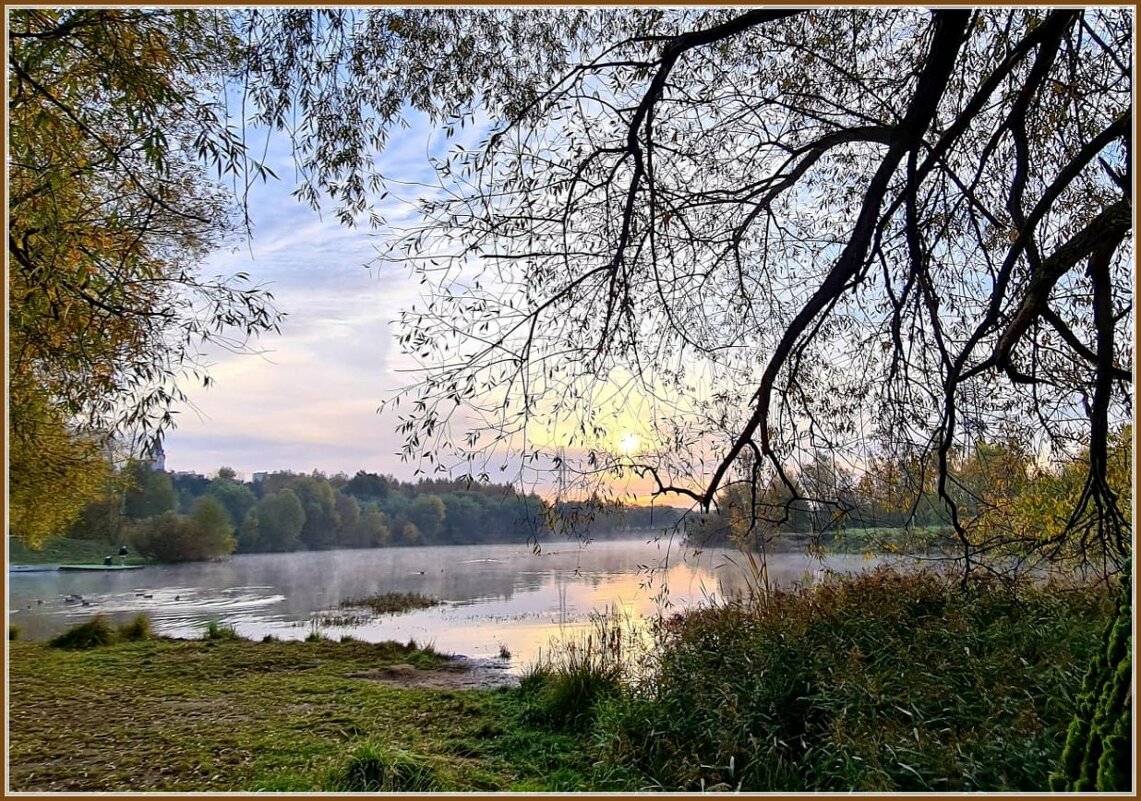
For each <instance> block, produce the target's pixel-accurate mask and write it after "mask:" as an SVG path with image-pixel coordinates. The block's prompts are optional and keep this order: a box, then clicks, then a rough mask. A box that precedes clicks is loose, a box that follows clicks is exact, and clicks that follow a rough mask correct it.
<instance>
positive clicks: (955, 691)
mask: <svg viewBox="0 0 1141 801" xmlns="http://www.w3.org/2000/svg"><path fill="white" fill-rule="evenodd" d="M1112 596H1113V594H1112V592H1109V591H1106V590H1105V589H1104V588H1102V589H1098V588H1073V587H1060V586H1055V585H1049V586H1035V587H1024V588H1021V589H1020V590H1019V591H1018V593H1016V594H1011V593H1010V592H1008V591H1007V590H1006V589H1004V588H1002V587H999V586H979V587H975V588H974V589H973V590H972V591H971V593H970V594H968V595H962V594H961V593H960V591H959V589H958V588H957V587H956V586H955V585H954V583H953V582H947V581H945V580H943V579H940V578H938V577H936V576H934V575H931V574H908V575H901V574H896V573H890V572H888V571H882V570H880V571H875V572H872V573H868V574H865V575H861V576H857V577H852V578H848V579H844V580H840V579H834V580H830V581H828V582H826V583H825V584H823V585H822V586H819V587H817V588H815V589H810V590H809V589H796V590H791V591H781V592H777V593H775V594H774V595H772V596H770V597H768V598H767V599H765V600H764V601H763V602H756V601H754V602H749V603H730V604H723V605H721V606H718V607H716V608H713V609H708V610H704V611H694V612H691V613H689V614H688V615H686V616H684V617H674V618H671V619H668V620H663V621H661V622H660V624H659V625H658V626H657V632H656V635H657V636H656V639H655V643H656V645H655V647H654V648H653V649H651V651H649V652H648V653H646V652H639V651H638V650H637V649H633V648H630V649H627V650H623V648H625V647H626V646H628V645H629V642H628V641H627V640H625V639H624V638H623V636H622V635H621V632H620V631H618V630H617V629H615V628H614V625H613V623H614V621H611V622H610V623H609V624H605V623H604V624H603V625H604V626H605V625H610V628H609V629H598V630H596V632H595V634H594V636H593V639H591V640H585V641H579V642H577V643H575V644H574V645H573V646H572V647H570V648H568V649H566V650H564V651H563V652H562V653H558V654H556V655H555V658H554V659H550V658H548V660H547V662H546V664H545V665H544V667H543V668H542V669H540V670H537V671H533V672H531V673H529V674H528V675H526V676H524V679H523V682H522V685H521V686H520V687H517V688H515V687H510V688H501V689H495V690H489V689H460V687H462V686H465V685H463V684H462V683H458V682H451V683H449V682H447V681H444V682H443V683H442V684H441V683H440V682H438V681H436V680H435V679H434V678H432V677H436V678H438V677H440V676H442V675H445V674H447V673H449V671H450V672H453V673H456V672H458V671H459V670H460V669H461V668H462V667H463V666H462V665H456V664H455V663H452V662H449V661H448V660H447V659H445V658H444V657H442V656H441V655H439V654H436V653H434V652H432V651H431V650H430V649H428V650H423V649H418V648H414V647H407V646H399V645H394V644H392V643H381V644H366V643H360V642H354V641H349V642H333V641H329V640H317V641H314V642H298V641H294V642H272V641H271V642H254V641H249V640H240V639H218V640H214V641H189V640H166V639H148V640H143V641H141V642H130V643H122V644H117V645H110V646H104V647H100V648H95V649H92V650H88V651H65V650H60V649H54V648H50V647H48V646H46V645H43V644H39V643H24V642H19V641H17V642H13V643H10V644H9V645H10V649H11V650H10V705H9V710H10V721H11V722H10V756H9V759H10V765H9V767H10V777H11V786H12V789H16V790H44V791H57V790H70V791H93V790H105V791H125V790H132V791H137V790H169V791H205V790H211V791H241V790H246V791H248V790H290V791H319V790H341V791H343V790H362V791H367V790H378V789H381V790H440V791H457V792H462V791H508V790H515V791H530V792H535V791H559V790H595V791H606V790H625V791H632V790H643V789H664V790H688V791H692V790H701V789H708V788H710V787H719V788H720V789H738V788H740V789H742V790H754V791H764V790H780V791H792V790H866V791H889V790H951V791H955V790H961V791H970V790H989V791H999V790H1031V791H1044V790H1046V789H1047V784H1046V781H1047V776H1048V774H1049V772H1050V771H1051V770H1053V769H1055V768H1056V765H1057V762H1058V758H1059V756H1060V754H1061V750H1062V745H1063V741H1064V739H1065V730H1066V727H1067V725H1068V723H1069V721H1070V719H1071V717H1072V715H1073V712H1074V698H1075V696H1076V695H1077V693H1078V691H1079V689H1080V686H1081V679H1082V675H1083V674H1084V672H1085V670H1086V669H1087V666H1088V664H1089V663H1090V659H1091V656H1092V654H1093V653H1094V649H1095V648H1096V647H1097V644H1098V642H1099V638H1100V635H1101V631H1102V629H1103V628H1104V625H1105V622H1106V620H1108V619H1109V615H1110V610H1111V609H1112ZM441 686H443V687H444V689H434V688H439V687H441ZM476 686H478V683H477V684H476Z"/></svg>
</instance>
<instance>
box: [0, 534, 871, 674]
mask: <svg viewBox="0 0 1141 801" xmlns="http://www.w3.org/2000/svg"><path fill="white" fill-rule="evenodd" d="M683 557H684V558H683ZM872 563H873V562H869V561H868V560H866V559H865V558H863V557H860V556H845V555H833V556H830V557H828V560H827V561H826V562H824V563H821V562H820V561H819V560H817V559H814V558H811V557H808V556H806V555H804V554H801V553H785V554H776V555H775V556H772V557H770V561H769V566H768V570H769V579H770V581H771V582H772V583H773V584H774V585H789V584H792V583H794V582H807V581H811V580H814V579H818V578H820V577H821V576H823V575H824V573H825V571H828V570H834V571H840V572H847V571H852V570H859V569H863V568H864V567H866V566H868V565H869V564H872ZM751 581H754V578H753V577H751V576H750V574H749V572H748V571H747V570H746V569H744V568H743V567H742V565H741V560H740V558H739V555H738V554H736V553H735V552H732V551H724V550H716V549H710V550H706V551H704V552H702V553H700V554H699V555H694V554H692V553H689V554H683V553H682V552H681V550H680V549H679V548H678V546H677V545H676V544H673V545H672V546H670V545H669V544H668V543H666V542H661V543H654V542H646V541H643V540H637V541H616V542H596V543H592V544H590V545H589V546H586V547H585V548H580V547H577V546H576V545H575V544H573V543H568V544H560V545H558V546H556V547H555V548H554V549H552V550H550V551H544V552H543V553H541V554H538V555H536V554H532V553H531V551H530V550H529V549H527V548H523V547H520V546H515V545H481V546H453V547H432V548H404V549H399V548H394V549H384V550H372V551H323V552H315V553H292V554H259V555H246V556H235V557H234V558H233V559H231V560H230V561H228V562H224V563H198V564H189V565H164V566H155V567H147V568H145V569H143V570H137V571H131V572H122V573H118V572H116V573H106V574H103V573H58V572H49V573H9V575H8V586H9V610H10V614H9V621H10V622H11V623H14V624H16V625H18V626H19V627H20V630H21V631H20V636H21V637H24V638H28V639H47V638H49V637H51V636H53V635H54V634H56V633H58V632H60V631H62V630H63V629H65V628H67V627H68V626H70V625H73V624H74V623H76V622H78V621H81V620H85V619H87V618H88V617H90V616H91V615H92V614H94V613H96V612H102V613H105V614H107V615H108V616H109V617H111V618H112V620H113V621H114V622H115V623H122V622H125V621H127V620H129V619H130V618H132V617H133V616H134V615H136V614H138V613H139V612H145V613H146V614H148V615H149V616H150V617H151V620H152V622H153V624H154V628H155V630H156V631H157V632H158V633H160V634H165V635H170V636H176V637H194V636H198V635H199V634H200V633H201V631H202V628H203V626H204V625H205V623H206V622H207V621H209V620H218V621H219V622H221V623H223V624H226V625H231V626H234V627H235V628H236V629H237V630H238V632H239V633H240V634H242V635H244V636H246V637H251V638H261V637H263V636H264V635H266V634H273V635H274V636H277V637H279V638H282V639H301V638H304V637H305V636H307V635H308V634H309V632H310V631H311V630H312V629H313V628H315V627H317V628H320V629H321V631H322V633H324V634H326V635H327V636H331V637H340V636H341V635H343V634H351V635H352V636H354V637H357V638H358V639H362V640H369V641H379V640H386V639H395V640H399V641H407V640H409V639H415V640H416V641H417V642H419V643H426V642H431V643H433V644H434V645H435V647H436V648H438V649H440V650H442V651H448V652H454V653H462V654H466V655H468V656H474V657H494V656H495V655H496V654H498V652H499V649H500V647H501V646H505V647H506V648H507V649H508V650H510V651H511V653H512V654H513V655H514V657H513V660H512V663H513V665H514V666H515V668H516V669H518V668H519V667H520V666H522V665H525V664H527V663H529V662H531V661H533V660H534V659H535V657H536V656H537V655H538V653H539V649H540V648H544V649H545V648H546V647H547V645H548V643H549V640H550V638H551V637H552V636H553V635H558V634H560V633H562V634H564V635H567V634H573V632H574V631H576V630H578V629H581V628H582V627H584V626H586V625H587V624H588V621H589V615H590V613H591V612H592V611H596V610H605V609H608V608H610V609H618V610H620V611H621V612H623V613H624V614H625V615H627V616H629V617H630V618H632V619H636V618H642V617H644V616H652V615H655V614H657V613H659V612H667V613H668V612H670V611H673V610H676V609H681V608H686V607H688V606H691V605H693V604H702V603H709V602H711V601H715V600H721V599H724V598H727V597H731V596H733V595H734V594H738V593H743V592H745V591H747V589H748V588H749V585H750V582H751ZM385 592H419V593H423V594H425V595H430V596H434V597H437V598H439V599H441V600H442V601H444V603H443V604H442V605H441V606H438V607H433V608H430V609H423V610H418V611H415V612H409V613H406V614H402V615H395V616H384V617H380V618H371V619H368V620H367V622H365V623H363V624H361V625H353V626H321V625H320V624H319V622H318V621H317V620H315V618H319V617H321V616H326V617H335V616H336V610H337V606H338V604H339V603H340V602H341V601H342V600H345V599H348V598H359V597H363V596H367V595H372V594H376V593H385ZM73 594H74V595H79V596H82V598H83V600H84V601H85V602H86V603H87V604H88V605H87V606H84V605H82V604H81V603H78V602H74V603H69V602H67V601H66V600H65V596H68V595H73ZM342 616H343V613H342Z"/></svg>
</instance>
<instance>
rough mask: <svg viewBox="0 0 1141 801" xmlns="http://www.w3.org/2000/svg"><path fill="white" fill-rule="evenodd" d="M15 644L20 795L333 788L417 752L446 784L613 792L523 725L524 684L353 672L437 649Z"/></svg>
mask: <svg viewBox="0 0 1141 801" xmlns="http://www.w3.org/2000/svg"><path fill="white" fill-rule="evenodd" d="M9 647H10V661H9V670H10V680H9V693H10V694H9V699H10V704H9V721H10V723H9V745H10V751H9V777H10V786H11V787H12V789H14V790H20V791H69V792H82V791H107V792H123V791H170V792H191V791H195V792H199V791H253V790H278V791H293V792H305V791H323V790H327V789H330V788H331V787H334V786H348V785H347V784H345V783H346V782H354V781H357V779H360V778H362V777H363V778H365V779H367V778H368V777H369V776H376V775H386V774H384V771H383V770H380V766H381V764H382V760H381V757H383V759H384V760H390V761H385V762H383V764H384V765H396V767H395V768H394V769H395V770H396V771H397V773H400V772H401V771H403V768H400V767H399V765H400V764H403V763H402V762H401V760H405V758H407V761H411V762H413V763H415V764H417V765H423V766H426V767H427V768H429V769H430V774H431V782H432V786H433V787H434V788H436V789H439V790H441V791H453V792H463V791H488V792H490V791H511V790H517V791H527V792H534V791H541V790H562V789H574V788H580V787H586V786H598V785H599V780H597V779H595V778H591V771H592V770H593V767H592V762H593V761H594V760H593V757H592V756H590V755H589V754H588V753H587V751H586V746H585V745H584V744H583V742H582V741H581V740H580V739H579V738H577V737H573V736H570V735H565V734H562V733H557V732H551V731H548V730H547V729H545V728H542V727H530V726H528V725H527V724H525V723H522V722H521V721H520V716H521V707H520V700H519V698H518V696H517V693H516V692H515V691H509V690H500V691H490V690H483V691H474V690H465V691H454V692H451V691H440V690H420V689H405V688H400V687H394V686H389V685H386V684H383V683H380V682H373V681H368V680H364V679H359V678H349V677H348V674H349V673H353V672H361V671H367V670H371V669H375V668H377V667H379V666H383V665H387V664H398V663H408V664H415V665H417V666H418V667H421V668H427V667H433V666H438V665H441V664H442V663H443V662H444V661H445V657H443V656H440V655H439V654H436V653H435V652H434V651H431V650H430V649H429V650H420V649H416V650H413V649H411V648H410V647H409V646H406V645H400V644H395V643H381V644H370V643H362V642H357V641H348V642H343V643H340V642H332V641H322V642H313V643H302V642H251V641H249V640H217V641H205V640H165V639H151V640H143V641H139V642H132V643H118V644H114V645H109V646H104V647H101V648H96V649H92V650H87V651H62V650H56V649H51V648H48V647H47V646H46V645H44V644H43V643H33V642H24V641H17V642H13V643H10V645H9ZM370 754H372V756H375V757H377V758H376V759H373V758H372V757H371V756H370ZM354 765H355V766H356V768H359V771H357V770H356V769H355V768H354V767H353V766H354ZM374 768H375V769H377V770H380V772H379V773H374V772H372V771H373V770H374ZM392 781H393V782H398V781H405V779H393V780H392ZM605 786H607V787H611V786H613V787H614V788H615V789H621V787H618V786H617V785H613V784H611V785H605Z"/></svg>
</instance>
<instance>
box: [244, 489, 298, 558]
mask: <svg viewBox="0 0 1141 801" xmlns="http://www.w3.org/2000/svg"><path fill="white" fill-rule="evenodd" d="M255 510H256V521H257V539H256V542H257V549H258V550H259V551H296V550H298V549H299V548H301V529H302V527H303V526H304V525H305V510H304V508H302V506H301V501H300V500H298V498H297V495H296V494H295V493H294V492H293V490H291V489H288V488H286V489H283V490H282V491H281V492H278V493H276V494H274V495H268V496H266V497H264V498H262V499H261V501H259V502H258V505H257V506H256V507H255Z"/></svg>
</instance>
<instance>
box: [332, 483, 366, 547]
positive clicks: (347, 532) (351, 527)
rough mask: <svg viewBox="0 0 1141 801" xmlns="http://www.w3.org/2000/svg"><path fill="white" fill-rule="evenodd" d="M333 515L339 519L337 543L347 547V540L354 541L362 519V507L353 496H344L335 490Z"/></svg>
mask: <svg viewBox="0 0 1141 801" xmlns="http://www.w3.org/2000/svg"><path fill="white" fill-rule="evenodd" d="M333 513H334V514H335V515H336V517H337V531H336V541H337V544H338V545H345V544H346V540H348V539H352V538H353V536H354V532H355V531H356V530H357V524H358V523H359V522H360V518H361V507H360V504H358V503H357V499H356V498H354V497H353V496H351V495H343V494H342V493H341V492H340V491H338V490H336V489H334V490H333Z"/></svg>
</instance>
